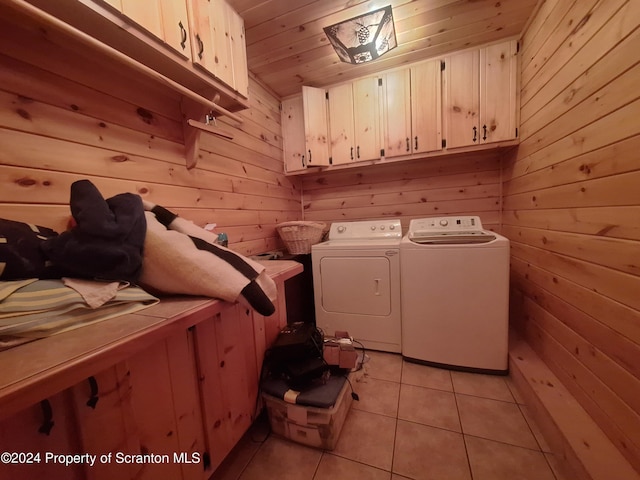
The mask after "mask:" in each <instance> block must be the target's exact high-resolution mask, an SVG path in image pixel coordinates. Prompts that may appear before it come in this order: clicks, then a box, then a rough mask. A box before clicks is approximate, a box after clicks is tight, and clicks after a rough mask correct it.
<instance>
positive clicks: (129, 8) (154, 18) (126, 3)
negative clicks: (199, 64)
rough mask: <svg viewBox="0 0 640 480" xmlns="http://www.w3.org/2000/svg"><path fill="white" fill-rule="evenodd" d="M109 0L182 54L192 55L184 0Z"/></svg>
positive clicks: (189, 56)
mask: <svg viewBox="0 0 640 480" xmlns="http://www.w3.org/2000/svg"><path fill="white" fill-rule="evenodd" d="M107 3H109V4H110V5H112V6H113V7H115V8H116V9H118V10H119V11H121V12H122V13H123V14H124V15H125V16H126V17H128V18H130V19H131V20H133V21H134V22H135V23H137V24H138V25H140V26H141V27H143V28H144V29H145V30H147V31H148V32H150V33H152V34H153V35H155V36H156V37H158V38H159V39H161V40H163V41H164V42H165V43H166V44H167V45H169V46H170V47H171V48H173V49H174V50H175V51H176V52H178V53H179V54H180V55H182V56H183V57H185V58H189V59H191V46H190V41H189V34H188V29H189V20H188V17H187V4H186V2H185V0H146V1H144V2H141V1H140V0H108V1H107Z"/></svg>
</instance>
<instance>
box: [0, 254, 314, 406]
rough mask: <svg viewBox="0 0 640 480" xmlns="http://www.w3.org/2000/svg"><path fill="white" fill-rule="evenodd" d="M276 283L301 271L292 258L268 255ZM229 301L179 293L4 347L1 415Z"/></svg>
mask: <svg viewBox="0 0 640 480" xmlns="http://www.w3.org/2000/svg"><path fill="white" fill-rule="evenodd" d="M260 263H262V264H263V265H265V267H266V270H267V273H268V274H269V275H270V276H271V278H273V280H274V281H275V282H276V283H280V282H284V281H285V280H287V279H288V278H291V277H293V276H295V275H297V274H299V273H300V272H302V270H303V267H302V264H300V263H298V262H294V261H291V260H270V261H267V260H264V261H260ZM228 305H229V304H228V303H227V302H224V301H222V300H217V299H212V298H206V297H190V296H175V297H173V296H172V297H164V298H161V301H160V303H158V304H156V305H153V306H151V307H148V308H146V309H144V310H141V311H139V312H137V313H133V314H127V315H121V316H119V317H115V318H111V319H108V320H104V321H101V322H98V323H96V324H93V325H87V326H86V327H81V328H77V329H75V330H71V331H69V332H64V333H60V334H58V335H53V336H51V337H47V338H42V339H39V340H36V341H34V342H30V343H26V344H24V345H20V346H17V347H14V348H11V349H8V350H5V351H2V352H0V418H5V417H8V416H10V415H12V414H14V413H16V412H18V411H20V410H22V409H23V408H26V407H28V406H30V405H32V404H34V403H36V402H39V401H40V400H43V399H45V398H47V397H49V396H51V395H54V394H56V393H58V392H60V391H62V390H64V389H65V388H68V387H70V386H72V385H74V384H76V383H78V382H81V381H83V380H85V379H86V378H88V377H89V376H91V375H93V374H95V373H97V372H99V371H101V370H103V369H105V368H108V367H110V366H112V365H114V364H116V363H118V362H120V361H122V360H124V359H126V358H127V357H129V356H131V355H133V354H135V353H136V352H138V351H140V350H141V349H143V348H145V347H147V346H149V345H151V344H152V343H154V342H157V341H159V340H161V339H163V338H166V337H168V336H170V335H173V334H177V333H178V332H179V331H184V330H186V329H188V328H189V327H191V326H193V325H196V324H198V323H200V322H201V321H203V320H205V319H207V318H210V317H211V316H213V315H216V314H217V313H218V312H220V311H221V310H223V309H224V308H226V307H227V306H228Z"/></svg>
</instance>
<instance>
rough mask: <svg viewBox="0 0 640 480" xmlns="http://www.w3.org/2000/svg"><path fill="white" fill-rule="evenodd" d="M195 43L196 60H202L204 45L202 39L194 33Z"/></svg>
mask: <svg viewBox="0 0 640 480" xmlns="http://www.w3.org/2000/svg"><path fill="white" fill-rule="evenodd" d="M196 41H197V42H198V58H199V59H200V60H202V54H203V53H204V43H202V39H201V38H200V35H199V34H197V33H196Z"/></svg>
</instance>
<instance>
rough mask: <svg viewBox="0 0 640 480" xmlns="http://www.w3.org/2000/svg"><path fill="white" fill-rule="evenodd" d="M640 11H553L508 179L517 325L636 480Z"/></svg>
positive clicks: (536, 39)
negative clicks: (627, 465)
mask: <svg viewBox="0 0 640 480" xmlns="http://www.w3.org/2000/svg"><path fill="white" fill-rule="evenodd" d="M639 9H640V4H639V3H638V2H631V1H626V0H613V1H611V2H603V1H595V0H587V1H584V2H571V1H567V0H547V1H546V2H543V3H542V5H541V7H540V9H539V10H538V12H537V13H536V16H535V17H534V18H533V19H532V20H531V22H530V23H529V28H528V30H527V31H526V32H524V34H523V42H522V47H523V48H522V79H521V80H522V92H521V93H522V97H521V98H522V108H521V112H520V113H521V125H522V127H521V130H520V135H521V137H520V140H521V142H520V145H519V147H518V149H517V150H514V151H511V152H508V153H507V154H506V155H505V157H504V164H503V171H502V174H503V212H502V220H503V230H502V231H503V233H504V234H505V235H506V236H507V237H509V238H510V239H511V255H512V258H511V273H512V281H511V286H512V293H513V294H512V296H511V298H512V300H513V302H514V304H513V305H512V306H513V308H512V310H511V322H512V324H513V325H514V326H515V327H516V328H518V329H519V330H521V331H522V333H523V334H524V336H525V338H526V340H527V342H528V343H529V344H530V345H531V346H532V347H533V349H534V350H535V351H536V352H537V353H538V355H540V357H541V358H543V360H544V361H545V362H546V363H547V364H548V365H549V367H550V368H551V369H552V371H553V372H554V373H555V374H556V375H557V376H558V378H560V380H561V381H562V382H563V384H564V385H565V386H566V387H567V389H568V390H569V391H570V392H571V394H572V395H574V396H575V398H576V399H577V400H578V402H579V403H580V404H581V406H582V407H583V408H584V409H585V410H586V411H587V412H588V413H589V415H590V416H591V417H592V418H593V419H594V421H595V422H596V424H597V425H598V426H599V428H600V429H601V430H602V431H603V432H604V434H605V435H606V436H607V437H608V439H609V440H610V441H611V442H612V443H613V444H614V445H615V446H616V447H617V448H618V449H619V450H620V452H621V453H622V454H623V455H624V457H625V459H626V460H627V461H628V462H629V463H630V464H631V465H632V466H633V467H634V468H635V469H636V470H638V471H640V437H639V436H638V434H637V432H638V429H640V424H639V423H638V420H639V419H640V404H638V401H637V398H638V394H639V392H637V391H636V389H637V388H638V385H640V369H639V368H638V367H637V364H638V362H637V358H638V355H639V354H640V302H639V301H638V293H637V292H638V291H640V269H639V266H640V256H639V255H638V252H639V251H640V194H638V193H637V192H638V188H637V185H638V184H639V183H638V182H640V164H638V161H637V152H638V148H639V147H640V124H638V121H637V118H638V114H639V113H640V101H639V100H638V93H637V88H636V87H635V86H636V85H637V84H638V81H639V80H640V69H638V65H639V63H640V56H639V55H640V54H639V51H638V35H639V34H640V29H638V26H639V19H640V10H639Z"/></svg>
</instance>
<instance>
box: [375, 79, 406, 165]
mask: <svg viewBox="0 0 640 480" xmlns="http://www.w3.org/2000/svg"><path fill="white" fill-rule="evenodd" d="M411 107H412V99H411V72H410V70H409V69H408V68H407V69H405V70H396V71H394V72H389V73H385V74H384V75H383V76H382V124H383V138H384V156H385V157H388V158H391V157H397V156H399V155H410V154H411V151H412V145H413V142H412V133H411V110H412V108H411Z"/></svg>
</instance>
